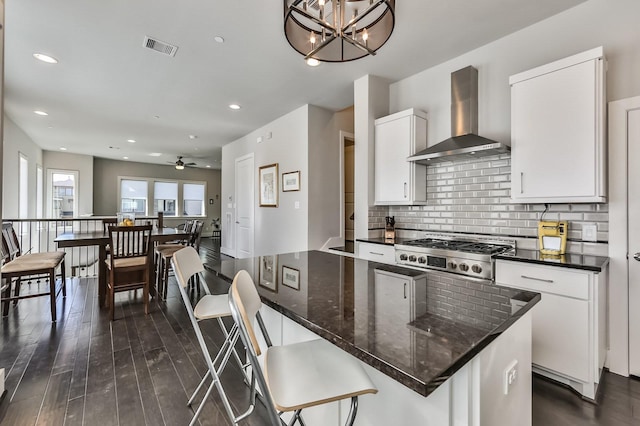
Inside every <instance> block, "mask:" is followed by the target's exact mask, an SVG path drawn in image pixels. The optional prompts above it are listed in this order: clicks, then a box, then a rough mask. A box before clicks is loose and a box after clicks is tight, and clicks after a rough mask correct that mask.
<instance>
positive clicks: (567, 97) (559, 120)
mask: <svg viewBox="0 0 640 426" xmlns="http://www.w3.org/2000/svg"><path fill="white" fill-rule="evenodd" d="M509 84H510V85H511V199H512V201H514V202H521V203H569V202H570V203H580V202H588V203H592V202H606V182H605V176H606V170H605V136H604V130H605V128H604V125H605V122H604V116H605V60H604V55H603V50H602V47H599V48H596V49H592V50H589V51H587V52H583V53H580V54H578V55H574V56H571V57H569V58H565V59H562V60H559V61H556V62H553V63H551V64H547V65H543V66H541V67H538V68H535V69H533V70H529V71H526V72H523V73H520V74H517V75H514V76H512V77H511V78H510V79H509Z"/></svg>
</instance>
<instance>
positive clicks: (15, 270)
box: [0, 222, 67, 322]
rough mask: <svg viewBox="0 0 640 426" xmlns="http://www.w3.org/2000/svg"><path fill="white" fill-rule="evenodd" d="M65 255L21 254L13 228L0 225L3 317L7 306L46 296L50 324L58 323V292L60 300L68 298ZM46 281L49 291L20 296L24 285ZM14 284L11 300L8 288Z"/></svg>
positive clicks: (52, 253) (7, 311)
mask: <svg viewBox="0 0 640 426" xmlns="http://www.w3.org/2000/svg"><path fill="white" fill-rule="evenodd" d="M64 256H65V252H63V251H52V252H41V253H31V252H30V250H29V252H28V253H26V254H24V253H23V252H22V249H21V247H20V241H19V240H18V236H17V234H16V231H15V229H14V228H13V224H12V223H10V222H5V223H3V224H2V261H3V264H2V268H1V269H0V271H1V272H0V273H1V274H2V278H3V279H5V283H4V285H3V287H4V290H3V296H2V315H3V316H6V315H7V314H8V313H9V302H10V301H13V303H14V304H16V303H18V300H20V299H27V298H31V297H38V296H49V298H50V301H51V321H53V322H55V321H56V320H57V313H56V297H57V296H58V294H60V292H62V296H63V297H66V296H67V287H66V276H65V272H66V270H65V265H64ZM58 267H60V274H61V277H62V281H61V285H60V289H57V290H56V269H58ZM14 279H15V281H14ZM41 279H48V281H49V291H47V292H40V293H35V294H26V295H20V286H21V285H22V282H23V281H25V280H26V281H30V280H38V282H39V281H40V280H41ZM14 284H15V289H14V295H13V296H11V287H12V286H13V285H14Z"/></svg>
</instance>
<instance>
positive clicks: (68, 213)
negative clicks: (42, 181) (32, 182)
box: [47, 169, 78, 218]
mask: <svg viewBox="0 0 640 426" xmlns="http://www.w3.org/2000/svg"><path fill="white" fill-rule="evenodd" d="M47 173H48V176H49V182H51V184H50V186H49V189H48V191H49V192H48V194H49V195H48V197H49V204H48V209H49V210H48V211H49V212H50V215H51V217H53V218H68V217H74V216H76V213H77V209H78V200H77V197H76V188H77V184H78V172H77V171H72V170H51V169H49V170H47Z"/></svg>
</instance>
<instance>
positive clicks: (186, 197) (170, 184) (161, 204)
mask: <svg viewBox="0 0 640 426" xmlns="http://www.w3.org/2000/svg"><path fill="white" fill-rule="evenodd" d="M118 181H119V182H120V183H119V188H120V194H119V199H120V207H119V208H120V211H121V212H134V213H135V214H136V215H139V216H146V215H152V216H157V215H158V212H163V213H164V215H165V216H174V217H178V216H206V208H205V195H206V193H207V183H206V182H199V181H180V180H178V181H170V180H164V179H162V178H149V179H147V178H136V177H124V176H119V177H118ZM147 200H148V201H147Z"/></svg>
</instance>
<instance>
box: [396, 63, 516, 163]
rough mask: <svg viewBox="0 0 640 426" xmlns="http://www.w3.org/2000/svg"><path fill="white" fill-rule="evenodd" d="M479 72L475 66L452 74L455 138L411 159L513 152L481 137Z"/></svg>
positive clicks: (431, 160)
mask: <svg viewBox="0 0 640 426" xmlns="http://www.w3.org/2000/svg"><path fill="white" fill-rule="evenodd" d="M477 133H478V70H477V69H475V68H474V67H472V66H468V67H466V68H462V69H461V70H458V71H455V72H453V73H451V135H452V137H450V138H449V139H446V140H444V141H442V142H440V143H438V144H436V145H433V146H431V147H429V148H427V149H425V150H422V151H420V152H418V153H416V154H414V155H413V156H411V157H409V158H407V160H408V161H414V162H416V163H419V164H426V165H429V164H434V163H442V162H445V161H454V160H460V159H470V158H477V157H484V156H488V155H496V154H503V153H505V152H509V150H510V147H509V145H506V144H504V143H501V142H496V141H494V140H491V139H487V138H483V137H482V136H478V135H477Z"/></svg>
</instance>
